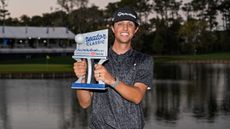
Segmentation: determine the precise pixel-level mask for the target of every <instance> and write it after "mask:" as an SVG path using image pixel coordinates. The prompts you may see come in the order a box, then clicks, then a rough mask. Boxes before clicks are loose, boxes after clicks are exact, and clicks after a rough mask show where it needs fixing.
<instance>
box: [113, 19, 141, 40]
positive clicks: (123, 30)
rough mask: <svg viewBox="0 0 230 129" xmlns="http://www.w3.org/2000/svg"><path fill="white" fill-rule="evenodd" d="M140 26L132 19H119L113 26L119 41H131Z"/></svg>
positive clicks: (116, 38)
mask: <svg viewBox="0 0 230 129" xmlns="http://www.w3.org/2000/svg"><path fill="white" fill-rule="evenodd" d="M137 30H138V27H136V25H135V23H134V22H132V21H118V22H115V23H114V25H113V26H112V31H113V33H114V35H115V40H116V41H117V42H119V43H131V40H132V38H133V36H134V35H135V33H136V32H137Z"/></svg>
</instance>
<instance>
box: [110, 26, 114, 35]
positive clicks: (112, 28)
mask: <svg viewBox="0 0 230 129" xmlns="http://www.w3.org/2000/svg"><path fill="white" fill-rule="evenodd" d="M111 30H112V31H113V33H114V27H113V25H111Z"/></svg>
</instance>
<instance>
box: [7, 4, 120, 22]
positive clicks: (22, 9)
mask: <svg viewBox="0 0 230 129" xmlns="http://www.w3.org/2000/svg"><path fill="white" fill-rule="evenodd" d="M6 1H7V2H8V6H7V7H6V9H7V10H9V12H10V17H13V18H15V17H17V18H19V17H20V16H22V15H23V14H26V15H27V16H30V17H31V16H34V15H40V16H41V15H42V14H43V13H50V12H51V11H52V10H53V11H55V10H56V9H58V8H59V9H60V6H59V5H58V4H57V0H6ZM116 1H119V0H89V6H91V5H92V4H94V5H96V6H99V7H100V8H104V7H105V6H106V5H107V4H108V3H109V2H116ZM52 8H53V9H52Z"/></svg>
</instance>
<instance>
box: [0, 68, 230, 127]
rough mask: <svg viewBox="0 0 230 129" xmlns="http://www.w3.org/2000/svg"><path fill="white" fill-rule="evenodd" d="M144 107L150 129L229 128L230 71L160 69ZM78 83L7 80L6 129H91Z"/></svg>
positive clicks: (1, 123)
mask: <svg viewBox="0 0 230 129" xmlns="http://www.w3.org/2000/svg"><path fill="white" fill-rule="evenodd" d="M154 73H155V79H154V85H155V87H154V88H153V89H152V90H150V91H148V93H147V94H146V96H145V98H144V100H143V102H142V105H143V108H144V114H145V123H146V126H145V129H228V128H229V127H230V123H229V121H230V86H229V85H230V66H229V65H227V64H196V65H195V64H156V66H155V71H154ZM73 81H74V79H73V78H61V79H60V78H59V79H1V80H0V129H87V125H88V123H87V119H88V113H89V110H83V109H81V108H80V107H79V105H78V103H77V101H76V97H75V94H74V91H73V90H71V89H70V84H71V83H72V82H73Z"/></svg>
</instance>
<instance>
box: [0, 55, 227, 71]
mask: <svg viewBox="0 0 230 129" xmlns="http://www.w3.org/2000/svg"><path fill="white" fill-rule="evenodd" d="M186 60H189V61H191V60H193V61H198V60H199V61H200V60H202V61H203V60H227V61H230V52H229V53H211V54H202V55H180V56H178V55H176V56H174V55H170V56H154V61H155V63H162V62H172V61H186ZM73 63H74V60H73V59H72V58H71V57H69V56H63V57H50V59H48V60H47V59H46V58H45V57H43V58H36V59H24V60H7V61H5V60H4V61H1V62H0V73H35V72H43V73H45V72H72V71H73V68H72V65H73Z"/></svg>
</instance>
